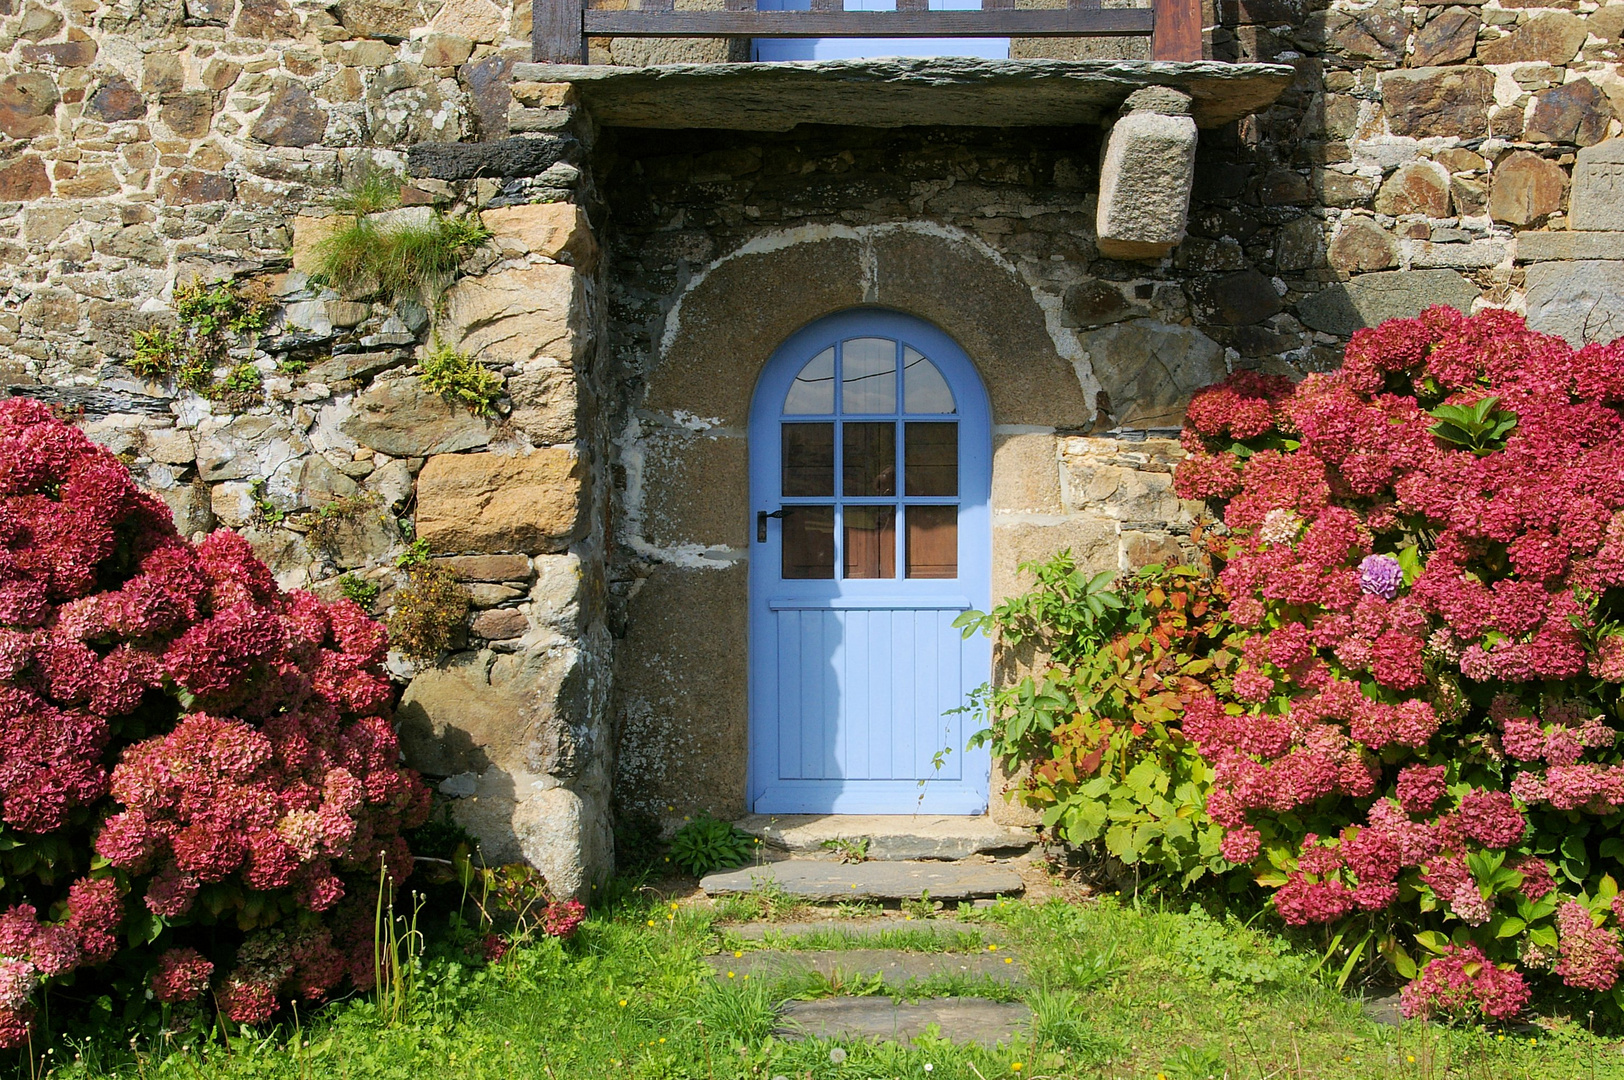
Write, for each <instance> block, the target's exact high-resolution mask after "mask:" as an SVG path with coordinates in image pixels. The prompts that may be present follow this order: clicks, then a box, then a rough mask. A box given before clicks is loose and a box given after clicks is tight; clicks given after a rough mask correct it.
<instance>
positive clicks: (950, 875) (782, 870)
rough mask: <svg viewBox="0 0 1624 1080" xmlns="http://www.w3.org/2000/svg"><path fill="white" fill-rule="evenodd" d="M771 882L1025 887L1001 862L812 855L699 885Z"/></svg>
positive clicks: (846, 896)
mask: <svg viewBox="0 0 1624 1080" xmlns="http://www.w3.org/2000/svg"><path fill="white" fill-rule="evenodd" d="M770 882H776V883H777V886H778V888H780V889H782V890H783V891H784V892H785V893H787V894H789V895H790V896H795V897H800V898H801V899H804V900H826V901H839V900H918V899H920V898H921V897H922V896H923V895H924V894H925V893H927V892H928V893H929V894H930V898H931V899H932V900H942V901H949V902H951V901H955V900H974V899H977V898H978V897H986V896H1014V895H1017V894H1019V893H1020V892H1022V891H1023V890H1024V889H1025V886H1024V885H1022V883H1021V876H1020V875H1019V874H1017V873H1016V872H1015V871H1013V870H1011V869H1009V868H1008V867H1004V866H996V865H992V864H989V863H969V862H866V863H849V864H848V863H831V862H823V861H820V860H815V859H786V860H784V861H783V862H776V863H766V864H764V865H762V866H747V867H745V868H743V869H742V870H723V871H718V872H716V873H713V874H706V875H705V876H704V877H703V878H702V879H700V882H699V887H700V888H701V889H703V890H705V892H707V893H709V894H710V895H711V896H721V895H725V894H728V893H747V892H750V891H752V890H753V889H755V888H756V886H757V884H758V883H760V884H762V885H766V884H768V883H770Z"/></svg>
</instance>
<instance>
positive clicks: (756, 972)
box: [705, 946, 1026, 990]
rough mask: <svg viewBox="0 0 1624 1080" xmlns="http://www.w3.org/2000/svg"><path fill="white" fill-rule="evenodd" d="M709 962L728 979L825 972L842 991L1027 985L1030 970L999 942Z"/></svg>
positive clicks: (758, 953) (781, 953)
mask: <svg viewBox="0 0 1624 1080" xmlns="http://www.w3.org/2000/svg"><path fill="white" fill-rule="evenodd" d="M705 962H706V963H707V964H709V965H710V966H711V969H712V970H713V971H715V972H716V977H717V978H718V979H721V980H723V981H727V980H731V979H742V978H744V977H746V976H749V977H750V978H751V979H753V980H754V979H761V980H766V981H768V982H780V981H784V980H802V979H805V978H807V977H808V976H810V975H821V976H823V977H824V978H825V979H827V980H828V981H829V983H830V985H831V986H833V987H835V988H837V989H839V988H841V987H843V986H850V985H852V984H854V983H856V982H858V981H862V982H871V981H872V980H873V978H874V977H875V976H876V975H877V976H879V978H880V981H881V982H882V983H884V984H885V986H887V987H888V988H890V989H893V990H900V989H903V988H905V987H908V986H910V985H912V984H916V983H922V982H927V981H930V980H932V979H945V978H968V979H983V978H985V979H991V980H992V981H993V982H997V983H1004V984H1006V985H1009V986H1020V985H1023V984H1024V983H1025V979H1026V972H1025V971H1024V970H1023V969H1022V967H1021V964H1020V962H1019V961H1018V960H1016V959H1015V957H1014V956H1012V955H1011V954H1010V953H1009V951H1008V950H1007V949H1004V948H1002V947H999V946H994V947H993V948H991V949H984V950H982V951H980V952H974V953H935V952H903V951H901V950H898V949H820V950H815V951H811V952H789V951H785V950H783V949H761V950H754V951H750V952H743V951H739V952H732V953H723V954H722V955H720V956H707V957H706V958H705Z"/></svg>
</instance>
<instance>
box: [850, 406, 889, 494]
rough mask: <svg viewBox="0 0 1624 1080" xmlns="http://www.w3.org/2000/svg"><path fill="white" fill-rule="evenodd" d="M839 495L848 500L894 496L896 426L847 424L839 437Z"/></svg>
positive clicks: (887, 423) (886, 424)
mask: <svg viewBox="0 0 1624 1080" xmlns="http://www.w3.org/2000/svg"><path fill="white" fill-rule="evenodd" d="M840 449H841V456H842V460H841V466H840V471H841V474H842V479H841V485H840V493H841V494H842V495H844V496H845V497H846V498H848V499H852V498H857V499H863V498H873V497H874V496H876V495H895V494H896V493H897V426H896V424H893V423H890V422H886V423H882V424H869V423H863V424H851V423H848V424H846V425H845V426H844V427H843V428H842V430H841V435H840Z"/></svg>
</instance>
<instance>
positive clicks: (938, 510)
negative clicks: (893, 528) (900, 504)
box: [908, 506, 959, 578]
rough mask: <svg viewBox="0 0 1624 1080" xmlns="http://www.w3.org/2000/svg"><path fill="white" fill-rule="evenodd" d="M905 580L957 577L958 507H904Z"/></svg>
mask: <svg viewBox="0 0 1624 1080" xmlns="http://www.w3.org/2000/svg"><path fill="white" fill-rule="evenodd" d="M908 576H909V577H911V578H954V577H958V576H959V508H958V507H956V506H910V507H908Z"/></svg>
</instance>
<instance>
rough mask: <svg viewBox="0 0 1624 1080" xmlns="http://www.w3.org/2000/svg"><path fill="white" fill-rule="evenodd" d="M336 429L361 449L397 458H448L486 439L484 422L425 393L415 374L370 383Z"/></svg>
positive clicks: (487, 432) (487, 426)
mask: <svg viewBox="0 0 1624 1080" xmlns="http://www.w3.org/2000/svg"><path fill="white" fill-rule="evenodd" d="M339 429H340V430H341V431H343V432H344V434H346V435H348V436H349V437H350V438H352V439H354V440H355V441H356V442H358V443H360V444H361V445H362V446H370V447H372V448H373V449H374V450H381V451H382V452H384V453H385V454H391V455H394V456H396V457H428V456H429V455H431V454H451V453H455V452H457V451H458V450H473V449H477V448H478V447H481V446H485V445H486V444H488V443H489V442H490V441H491V424H490V422H489V421H487V420H486V419H485V418H484V417H481V416H476V415H474V414H473V413H471V412H469V411H468V410H467V409H466V408H464V407H462V406H461V405H457V404H455V403H453V402H450V401H447V400H446V399H445V398H444V397H442V396H441V395H439V394H436V393H434V392H433V391H431V390H425V389H424V388H423V385H422V382H421V380H419V379H417V378H416V377H414V376H406V377H405V378H396V379H379V380H377V381H376V382H374V383H373V384H372V385H371V386H370V387H368V388H367V391H366V392H365V393H364V394H360V395H358V396H357V397H356V399H355V412H354V413H353V414H352V415H351V416H349V417H348V418H347V419H345V420H344V422H343V423H342V424H340V425H339Z"/></svg>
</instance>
